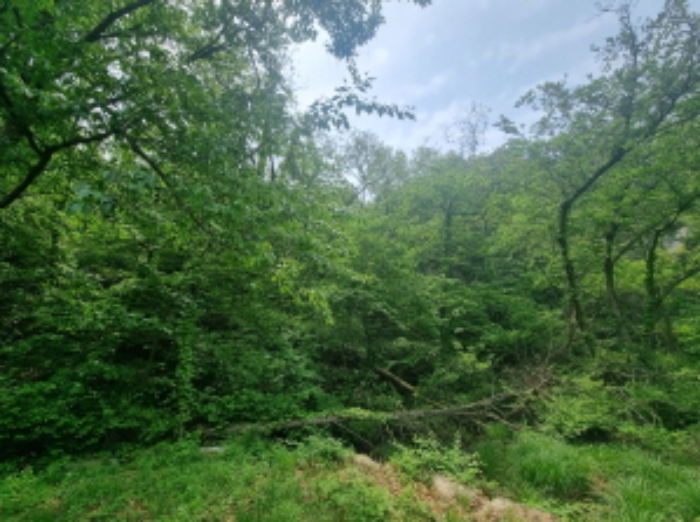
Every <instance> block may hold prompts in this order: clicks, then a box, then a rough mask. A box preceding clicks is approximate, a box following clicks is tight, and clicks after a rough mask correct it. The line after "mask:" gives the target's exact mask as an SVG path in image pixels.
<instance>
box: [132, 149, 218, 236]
mask: <svg viewBox="0 0 700 522" xmlns="http://www.w3.org/2000/svg"><path fill="white" fill-rule="evenodd" d="M126 140H127V142H128V143H129V147H130V148H131V150H132V151H133V152H134V153H135V154H136V155H137V156H138V157H139V158H141V159H142V160H143V161H144V162H145V163H146V165H148V166H149V168H150V169H151V170H153V172H155V173H156V175H157V176H158V177H159V178H160V180H161V181H162V182H163V184H164V185H165V186H166V187H167V189H168V190H169V191H170V193H171V194H172V195H173V197H174V198H175V200H176V201H177V204H178V205H179V206H180V208H181V209H182V210H183V211H184V212H185V213H186V214H187V216H188V217H189V218H190V219H191V220H192V221H193V222H194V223H195V225H197V227H199V228H200V229H201V230H202V231H204V232H206V233H209V230H208V229H207V227H205V226H204V224H203V223H202V222H201V221H200V220H199V218H197V216H195V215H194V213H193V212H192V210H191V209H190V208H189V207H188V206H187V204H186V203H185V201H184V200H183V199H182V197H180V194H178V192H177V190H176V189H175V187H174V186H173V184H172V183H171V182H170V179H169V178H168V175H167V174H166V173H165V172H164V171H163V169H161V168H160V165H158V163H156V161H155V160H154V159H153V158H151V157H150V156H149V155H148V153H147V152H146V151H145V150H143V148H141V146H140V145H139V144H138V143H137V142H136V140H135V139H134V138H130V137H127V138H126Z"/></svg>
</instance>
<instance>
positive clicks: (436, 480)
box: [433, 475, 481, 502]
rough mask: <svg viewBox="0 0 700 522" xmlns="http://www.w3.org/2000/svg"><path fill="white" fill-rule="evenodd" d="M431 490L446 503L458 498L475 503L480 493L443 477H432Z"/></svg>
mask: <svg viewBox="0 0 700 522" xmlns="http://www.w3.org/2000/svg"><path fill="white" fill-rule="evenodd" d="M433 489H434V490H435V493H437V495H438V496H439V497H440V498H442V499H443V500H446V501H448V502H452V501H454V500H456V499H457V498H458V497H464V498H467V499H469V502H475V501H478V500H479V498H480V497H481V492H480V491H479V490H478V489H474V488H470V487H467V486H463V485H462V484H458V483H457V482H455V481H454V480H451V479H449V478H447V477H445V476H443V475H435V476H433Z"/></svg>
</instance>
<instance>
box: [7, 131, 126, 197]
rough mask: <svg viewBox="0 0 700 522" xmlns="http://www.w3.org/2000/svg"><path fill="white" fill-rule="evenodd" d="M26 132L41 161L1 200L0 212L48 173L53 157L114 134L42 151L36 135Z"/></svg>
mask: <svg viewBox="0 0 700 522" xmlns="http://www.w3.org/2000/svg"><path fill="white" fill-rule="evenodd" d="M26 132H27V133H29V138H28V139H30V144H31V146H32V149H34V151H35V152H36V153H37V155H38V156H39V160H38V161H37V162H36V163H35V164H34V165H32V166H31V167H30V168H29V170H28V171H27V173H26V174H25V176H24V179H22V181H20V182H19V184H18V185H17V186H16V187H15V188H14V189H13V190H12V191H11V192H10V193H9V194H8V195H7V196H5V197H4V198H2V199H0V210H2V209H4V208H7V207H9V206H10V205H11V204H12V203H14V202H15V201H17V200H18V199H19V198H20V197H21V196H22V194H24V192H25V191H26V190H27V189H28V188H29V187H30V186H31V185H32V184H33V183H34V182H35V181H36V180H37V179H38V178H39V176H40V175H41V174H42V173H43V172H45V171H46V169H47V168H48V166H49V164H50V163H51V160H52V159H53V156H54V155H55V154H56V153H57V152H60V151H62V150H65V149H69V148H71V147H75V146H76V145H86V144H88V143H95V142H98V141H102V140H104V139H106V138H108V137H109V136H111V135H112V134H113V132H112V131H109V132H103V133H100V134H96V135H94V136H89V137H82V136H79V137H76V138H73V139H70V140H66V141H63V142H61V143H59V144H57V145H53V146H51V147H48V148H46V149H43V150H41V149H39V147H38V145H37V143H36V141H35V140H34V135H33V134H32V133H31V131H30V130H29V129H26Z"/></svg>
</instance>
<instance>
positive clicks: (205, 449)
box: [199, 446, 226, 454]
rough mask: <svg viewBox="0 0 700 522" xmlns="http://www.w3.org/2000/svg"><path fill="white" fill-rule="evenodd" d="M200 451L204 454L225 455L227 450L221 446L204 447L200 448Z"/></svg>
mask: <svg viewBox="0 0 700 522" xmlns="http://www.w3.org/2000/svg"><path fill="white" fill-rule="evenodd" d="M199 451H201V452H202V453H207V454H211V453H223V452H224V451H226V448H222V447H221V446H204V447H203V448H199Z"/></svg>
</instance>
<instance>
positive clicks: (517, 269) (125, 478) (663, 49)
mask: <svg viewBox="0 0 700 522" xmlns="http://www.w3.org/2000/svg"><path fill="white" fill-rule="evenodd" d="M412 3H414V4H416V5H415V6H414V8H415V9H421V8H424V9H430V5H429V4H430V0H412ZM609 4H610V5H607V6H606V7H605V8H606V9H608V10H612V11H614V13H615V15H616V16H617V20H618V24H617V30H618V32H617V33H616V34H613V35H611V36H610V37H609V38H608V39H607V40H606V41H605V42H603V43H602V44H601V45H599V46H598V47H596V48H594V49H593V51H592V52H593V53H595V55H596V60H597V64H598V66H599V67H598V71H597V73H596V74H595V75H591V76H590V77H589V78H588V79H587V80H586V81H585V82H583V83H580V84H571V83H570V82H567V81H566V80H565V79H562V80H561V81H550V82H545V83H542V84H540V85H538V86H537V87H535V88H534V89H532V90H530V91H529V92H527V93H526V94H525V95H524V96H523V97H522V98H521V99H520V100H519V101H518V104H519V106H522V107H527V108H529V109H530V110H532V111H533V112H534V113H536V114H537V119H536V120H535V121H533V122H530V123H528V124H522V123H520V122H517V121H513V120H511V119H509V117H507V116H501V117H500V120H499V121H498V122H497V123H496V125H497V127H498V128H499V129H500V130H501V131H502V132H503V133H505V134H506V135H507V136H508V138H507V140H505V142H504V144H503V145H501V146H499V147H498V148H496V149H495V150H490V151H482V150H481V148H480V146H479V144H480V140H481V134H482V133H483V132H484V129H485V128H486V124H487V123H486V120H485V115H484V113H483V112H481V111H479V110H478V107H477V106H476V105H475V106H474V110H473V111H472V112H471V113H470V115H469V118H468V119H467V120H465V121H464V122H462V123H463V125H461V126H459V127H458V130H457V131H456V132H457V135H456V139H455V141H454V146H453V147H452V150H447V149H440V148H432V147H429V146H423V147H418V148H416V149H415V150H412V151H408V152H407V151H404V150H400V149H395V148H392V147H391V146H389V145H387V144H386V143H384V142H383V141H382V140H381V139H380V138H379V137H378V136H376V135H374V134H371V133H368V132H362V131H358V130H355V129H353V128H351V126H350V123H349V118H348V114H349V113H357V114H374V115H380V116H384V117H389V118H398V119H411V118H413V117H414V115H413V110H412V108H410V107H403V106H400V105H395V104H393V102H392V100H386V101H385V100H378V99H376V98H375V97H374V96H373V94H372V79H371V77H370V76H369V74H368V73H367V72H365V71H362V70H360V69H359V68H358V67H357V64H356V57H357V53H358V50H359V49H360V48H361V47H362V46H363V45H364V44H366V43H367V42H369V41H370V40H371V39H372V38H373V37H374V36H375V34H376V32H377V30H378V29H379V27H380V26H381V25H382V24H383V23H384V18H383V16H382V2H381V1H380V0H366V1H365V0H337V1H333V2H330V1H329V2H324V1H318V0H290V1H285V2H275V1H272V0H264V1H256V0H198V1H192V0H169V1H164V0H120V1H117V0H111V1H104V0H100V1H98V0H83V1H81V2H71V1H66V0H0V28H1V29H0V47H1V48H2V52H0V169H1V175H0V518H2V520H27V521H33V520H47V521H48V520H57V521H58V520H65V521H75V520H182V521H186V520H238V521H242V520H270V521H272V520H280V521H282V520H329V521H333V520H349V521H355V520H357V521H374V520H377V521H381V520H497V518H483V519H482V518H478V517H477V518H469V516H470V515H469V514H468V513H466V514H465V510H466V511H468V502H467V505H466V507H465V505H462V506H461V507H460V506H457V507H453V508H450V509H445V510H443V511H440V510H437V511H436V510H435V509H432V510H430V509H428V508H425V506H423V505H422V504H420V502H419V500H415V499H412V500H410V502H409V501H408V500H406V498H404V497H402V496H394V497H387V496H386V495H385V493H386V491H385V490H383V489H382V490H381V491H380V488H379V486H377V485H376V484H374V483H372V484H370V483H367V482H366V481H365V479H364V478H362V477H359V476H358V475H357V473H355V472H353V473H350V472H347V473H346V472H345V471H342V470H341V471H338V470H337V468H333V467H332V466H345V465H347V464H343V463H344V462H345V463H347V458H349V457H347V455H348V454H349V453H352V452H357V453H361V454H368V455H371V457H372V458H373V459H375V460H376V461H381V462H387V463H389V462H393V463H394V464H391V465H392V466H395V467H396V469H398V470H399V472H400V474H401V477H404V478H402V479H401V480H415V481H416V482H415V484H423V482H424V481H425V480H429V479H426V477H428V476H432V474H433V473H443V474H446V475H448V476H452V478H453V479H454V480H456V481H458V482H459V481H461V482H462V483H465V484H471V485H472V486H473V487H478V488H481V490H483V491H486V492H487V493H488V494H489V495H491V496H494V495H496V494H499V495H505V496H508V497H510V498H515V499H516V500H518V501H519V502H522V503H523V504H527V505H529V506H533V507H535V508H538V509H541V510H543V511H546V512H547V513H548V514H549V515H548V516H551V517H556V518H552V519H551V520H615V521H623V520H629V521H647V520H648V521H652V520H653V521H657V520H659V521H664V520H668V521H680V520H688V521H693V520H699V519H700V472H698V465H699V464H700V14H699V13H698V12H694V11H693V10H692V8H691V6H690V4H689V3H688V2H687V1H686V0H666V1H665V2H664V4H663V6H662V7H661V9H660V10H659V12H658V13H657V14H656V15H655V16H653V17H650V18H648V19H645V20H643V21H642V22H638V21H637V20H638V19H637V17H636V16H635V14H634V6H633V3H629V2H612V3H609ZM321 37H323V38H327V41H328V45H327V52H328V53H330V54H331V55H332V56H334V57H335V58H337V60H339V61H340V62H342V63H343V64H345V66H346V67H347V75H348V81H347V82H346V83H345V84H343V85H341V86H338V88H337V90H336V92H335V94H334V95H333V96H330V97H328V98H324V99H320V100H318V101H317V102H315V103H314V104H313V105H311V106H310V107H309V108H308V109H307V110H304V111H301V110H300V109H299V108H298V104H297V103H296V101H295V93H294V89H293V88H292V85H291V82H290V79H289V77H288V64H289V60H290V57H289V56H290V50H291V49H292V48H293V46H295V45H297V44H300V43H302V42H307V41H311V40H315V39H316V38H321ZM369 73H370V74H371V71H369ZM565 73H566V71H562V78H564V74H565ZM226 444H229V445H230V448H231V449H230V450H228V451H227V452H225V453H224V454H223V455H221V456H219V455H208V456H207V455H202V454H200V453H201V451H200V450H201V448H202V447H214V448H220V447H224V446H225V445H226ZM217 451H218V449H217ZM342 455H345V457H342ZM343 459H345V460H343ZM98 461H99V463H96V462H98ZM86 463H88V464H86ZM389 465H390V464H381V466H389ZM120 466H126V468H124V469H125V471H124V470H121V468H120ZM129 466H131V467H129ZM227 466H228V467H227ZM231 466H234V467H237V469H238V470H239V474H238V475H236V477H238V478H235V477H233V476H232V475H231V474H230V472H229V471H226V470H228V469H230V467H231ZM378 466H379V464H378ZM134 469H136V470H137V471H134ZM319 469H321V470H322V471H319ZM334 469H335V470H336V471H335V473H336V475H332V474H331V472H332V470H334ZM381 469H383V470H385V472H386V470H387V469H389V468H388V467H383V468H381ZM75 470H78V472H76V471H75ZM138 470H140V471H138ZM300 470H301V471H300ZM139 473H145V474H146V475H143V476H142V475H139ZM148 473H151V474H150V475H148ZM178 473H180V474H181V476H182V477H184V478H183V479H182V480H181V481H178V480H177V479H176V477H177V476H178ZM285 473H286V474H285ZM295 473H296V475H295ZM319 473H321V474H323V473H326V475H322V476H321V475H319ZM387 473H388V472H387ZM204 474H206V475H207V477H209V479H206V480H208V481H206V480H205V479H202V478H201V477H202V476H203V475H204ZM283 474H285V475H284V476H285V477H287V478H285V479H281V478H280V477H281V476H282V475H283ZM299 475H303V476H306V477H307V478H306V479H304V480H306V481H307V482H304V480H302V479H299V480H301V483H297V482H294V480H296V479H295V477H297V476H299ZM134 477H137V478H134ZM138 477H140V478H138ZM212 477H214V478H212ZM217 477H218V478H217ZM246 477H247V478H246ZM319 477H321V478H319ZM405 477H408V479H406V478H405ZM385 479H386V477H385ZM217 480H218V481H220V484H221V486H220V487H221V488H222V489H221V490H218V489H217V487H219V486H215V482H216V481H217ZM227 480H230V481H233V482H230V483H228V482H226V481H227ZM386 480H389V479H386ZM391 480H394V479H391ZM396 480H399V479H396ZM81 481H82V482H81ZM129 481H131V482H129ZM199 481H201V482H199ZM236 481H238V482H236ZM421 481H423V482H421ZM126 482H129V484H128V485H125V484H126ZM234 482H235V483H234ZM154 483H159V484H162V485H161V488H162V491H160V493H159V492H158V491H156V490H154V492H153V493H152V495H153V496H152V497H148V495H149V494H150V493H145V491H147V490H148V488H150V487H154V486H153V484H154ZM183 484H188V486H187V487H185V486H183ZM98 485H99V486H98ZM224 486H226V488H228V489H227V490H226V491H228V493H224ZM91 487H92V488H93V489H90V488H91ZM99 487H101V488H102V489H99ZM406 487H408V486H406ZM420 487H423V486H418V485H416V486H415V488H418V489H417V490H416V491H418V490H420ZM425 487H427V486H425ZM120 488H122V489H120ZM129 488H131V489H129ZM168 488H170V489H168ZM246 488H247V489H246ZM295 488H296V489H295ZM185 490H186V491H187V494H188V495H190V497H187V498H189V500H187V499H186V498H185V497H184V496H183V495H186V492H185ZM231 491H234V492H238V493H236V494H238V495H240V498H242V497H246V498H248V497H250V498H253V499H256V498H257V499H258V500H248V501H246V502H243V501H241V500H240V498H233V496H235V495H234V494H233V493H231ZM81 492H82V493H81ZM81 494H82V495H83V496H84V498H82V497H81V498H77V499H76V497H80V495H81ZM207 495H210V496H207ZM211 495H219V496H218V497H215V498H214V497H211ZM226 495H228V496H226ZM295 495H296V496H295ZM166 496H168V497H169V498H171V499H172V498H174V499H175V500H171V501H169V502H166V501H165V500H164V499H165V497H166ZM71 499H73V501H74V502H73V501H72V500H71ZM134 499H136V500H134ZM192 499H194V500H192ZM71 502H73V503H71ZM81 502H82V504H81ZM198 502H199V503H198ZM303 502H308V503H310V505H312V506H314V509H318V511H317V513H316V515H309V513H308V507H307V509H306V510H305V509H303V508H299V506H300V505H302V504H303ZM173 505H178V506H180V507H179V508H178V509H179V510H173V509H175V508H173ZM426 509H427V511H426ZM513 516H514V515H513ZM309 517H310V518H309ZM460 517H462V518H460ZM522 517H523V518H522V519H523V520H525V519H527V520H539V519H535V518H530V519H528V518H527V516H525V515H522ZM498 520H500V519H498ZM502 520H520V518H517V516H516V517H515V518H507V517H506V518H502ZM542 520H545V519H542ZM547 520H549V519H547Z"/></svg>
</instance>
